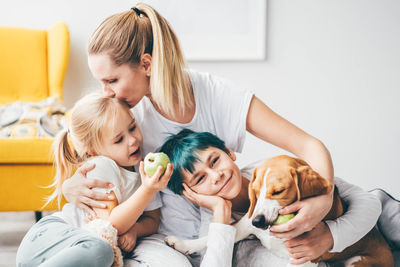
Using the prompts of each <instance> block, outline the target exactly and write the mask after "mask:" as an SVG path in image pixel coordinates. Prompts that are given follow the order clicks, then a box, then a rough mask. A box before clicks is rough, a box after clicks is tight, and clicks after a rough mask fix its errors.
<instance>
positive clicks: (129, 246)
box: [118, 225, 137, 252]
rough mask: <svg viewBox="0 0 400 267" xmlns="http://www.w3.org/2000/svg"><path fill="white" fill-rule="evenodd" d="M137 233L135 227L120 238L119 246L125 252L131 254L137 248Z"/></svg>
mask: <svg viewBox="0 0 400 267" xmlns="http://www.w3.org/2000/svg"><path fill="white" fill-rule="evenodd" d="M136 240H137V231H136V227H135V225H134V226H132V227H131V229H129V231H128V232H126V233H124V234H122V235H120V236H119V237H118V246H119V247H120V248H121V249H122V250H123V251H125V252H131V251H132V250H133V249H134V248H135V246H136Z"/></svg>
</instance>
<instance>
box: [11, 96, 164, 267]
mask: <svg viewBox="0 0 400 267" xmlns="http://www.w3.org/2000/svg"><path fill="white" fill-rule="evenodd" d="M142 142H143V140H142V133H141V131H140V129H139V127H138V126H137V124H136V121H135V118H134V117H133V115H132V114H131V112H130V110H129V106H128V105H127V104H125V103H124V102H122V101H120V100H118V99H116V98H109V97H106V96H104V95H102V94H101V93H92V94H89V95H87V96H85V97H84V98H82V99H81V100H79V101H78V102H77V103H76V104H75V106H74V108H73V109H72V113H71V123H70V126H69V130H68V131H66V130H65V131H63V132H61V133H59V134H58V136H57V137H56V139H55V141H54V154H55V165H56V176H55V182H54V184H53V185H54V187H55V192H54V194H53V195H52V196H51V197H50V198H49V201H51V200H53V199H55V198H58V203H59V204H60V200H61V187H62V184H63V182H64V180H65V179H66V178H68V177H70V176H71V174H72V173H71V172H72V169H73V168H76V167H79V166H81V165H83V164H87V163H91V164H93V163H94V164H95V165H96V168H95V169H93V170H92V171H89V172H88V173H87V177H88V178H92V177H96V179H101V180H104V181H107V182H108V184H109V190H108V191H109V194H108V196H109V197H110V200H108V201H103V202H102V205H104V207H105V209H95V210H94V211H95V212H96V214H97V218H99V219H103V220H107V221H109V222H110V223H111V225H112V226H113V227H114V228H115V229H116V230H117V231H118V235H119V245H120V248H121V249H122V250H124V251H126V252H130V251H131V250H132V249H133V248H134V247H135V243H136V239H137V238H139V237H143V236H147V235H150V234H153V233H155V232H156V231H157V229H158V225H159V220H160V219H159V208H160V207H161V201H160V198H159V195H158V191H160V190H161V189H163V188H165V186H166V185H167V183H168V181H169V179H170V176H171V173H172V165H171V164H169V165H168V166H167V169H166V171H165V174H164V175H162V176H161V171H162V170H161V167H159V169H158V170H157V172H156V173H155V174H154V175H153V177H148V176H146V175H145V173H144V171H143V162H142V161H141V159H142V156H143V153H142ZM139 163H140V167H139V172H140V175H139V174H138V173H137V172H135V167H134V166H135V165H138V164H139ZM90 219H92V218H90V216H89V214H88V213H86V212H84V211H83V210H82V209H79V208H77V207H75V206H74V205H72V204H66V205H64V207H63V209H62V211H60V212H56V213H54V214H52V215H49V216H47V217H45V218H43V219H42V220H40V221H39V222H38V223H37V224H35V225H34V226H33V227H32V228H31V229H30V230H29V232H28V233H27V234H26V236H25V237H24V239H23V240H22V243H21V245H20V247H19V249H18V253H17V266H38V265H41V266H110V265H111V264H112V263H113V261H114V253H113V250H112V249H111V246H110V245H109V244H108V243H107V241H106V240H105V239H102V238H99V237H96V236H95V235H92V234H90V233H89V232H88V231H86V230H85V229H83V227H84V226H85V224H86V223H87V222H88V221H89V220H90Z"/></svg>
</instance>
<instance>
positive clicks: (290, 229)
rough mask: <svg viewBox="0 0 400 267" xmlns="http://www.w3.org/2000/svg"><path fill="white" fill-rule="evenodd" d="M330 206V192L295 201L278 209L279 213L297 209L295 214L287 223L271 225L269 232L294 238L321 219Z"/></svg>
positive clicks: (307, 230)
mask: <svg viewBox="0 0 400 267" xmlns="http://www.w3.org/2000/svg"><path fill="white" fill-rule="evenodd" d="M331 206H332V195H331V194H326V195H321V196H316V197H311V198H308V199H305V200H301V201H296V202H294V203H293V204H291V205H289V206H286V207H285V208H283V209H281V210H280V211H279V213H280V214H289V213H294V212H296V211H297V214H296V216H295V217H294V218H293V219H291V220H290V221H288V222H287V223H284V224H281V225H274V226H272V227H271V228H270V232H271V234H272V235H273V236H275V237H278V238H284V239H292V238H295V237H297V236H299V235H301V234H303V233H305V232H309V231H311V230H312V229H313V228H314V227H315V226H316V225H317V224H318V223H320V222H321V221H322V220H323V218H324V217H325V215H326V214H327V213H328V212H329V210H330V208H331Z"/></svg>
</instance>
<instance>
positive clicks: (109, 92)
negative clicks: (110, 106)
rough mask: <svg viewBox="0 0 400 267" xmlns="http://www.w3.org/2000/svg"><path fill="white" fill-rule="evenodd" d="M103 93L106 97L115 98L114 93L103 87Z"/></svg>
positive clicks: (105, 86)
mask: <svg viewBox="0 0 400 267" xmlns="http://www.w3.org/2000/svg"><path fill="white" fill-rule="evenodd" d="M103 90H104V93H106V96H107V97H115V92H114V90H113V89H111V87H109V86H107V85H104V89H103Z"/></svg>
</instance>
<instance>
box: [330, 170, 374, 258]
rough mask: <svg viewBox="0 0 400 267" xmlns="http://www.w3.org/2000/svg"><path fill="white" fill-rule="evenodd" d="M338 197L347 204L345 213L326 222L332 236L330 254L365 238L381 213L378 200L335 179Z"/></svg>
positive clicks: (354, 186) (358, 188) (353, 186)
mask: <svg viewBox="0 0 400 267" xmlns="http://www.w3.org/2000/svg"><path fill="white" fill-rule="evenodd" d="M336 186H337V187H338V190H339V195H340V197H341V198H342V200H344V202H346V203H347V205H348V207H347V211H346V213H344V214H343V215H342V216H341V217H339V218H337V219H336V220H333V221H326V224H327V225H328V227H329V229H330V231H331V233H332V236H333V240H334V243H333V247H332V249H331V250H330V252H341V251H343V250H344V249H345V248H347V247H348V246H351V245H353V244H354V243H356V242H357V241H358V240H360V239H361V238H362V237H363V236H365V235H366V234H367V233H368V232H369V231H370V230H371V229H372V228H373V227H374V226H375V225H376V222H377V221H378V218H379V215H380V214H381V212H382V205H381V202H380V200H379V199H378V198H377V197H376V196H375V195H374V194H371V193H369V192H366V191H364V190H363V189H361V188H360V187H358V186H356V185H353V184H350V183H347V182H346V181H344V180H343V179H340V178H336Z"/></svg>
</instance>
